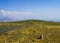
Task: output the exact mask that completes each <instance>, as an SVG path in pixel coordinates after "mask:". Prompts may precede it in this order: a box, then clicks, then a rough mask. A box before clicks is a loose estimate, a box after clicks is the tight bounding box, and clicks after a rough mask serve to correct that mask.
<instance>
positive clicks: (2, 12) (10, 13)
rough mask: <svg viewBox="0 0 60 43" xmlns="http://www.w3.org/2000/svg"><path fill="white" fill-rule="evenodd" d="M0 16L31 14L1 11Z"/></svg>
mask: <svg viewBox="0 0 60 43" xmlns="http://www.w3.org/2000/svg"><path fill="white" fill-rule="evenodd" d="M0 14H3V15H22V14H32V12H18V11H5V10H1V11H0Z"/></svg>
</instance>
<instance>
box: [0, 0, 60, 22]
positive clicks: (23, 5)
mask: <svg viewBox="0 0 60 43" xmlns="http://www.w3.org/2000/svg"><path fill="white" fill-rule="evenodd" d="M0 14H2V15H4V16H8V17H10V18H13V19H14V20H26V19H39V20H50V21H60V0H0Z"/></svg>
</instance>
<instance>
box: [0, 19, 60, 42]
mask: <svg viewBox="0 0 60 43" xmlns="http://www.w3.org/2000/svg"><path fill="white" fill-rule="evenodd" d="M0 24H1V25H0V29H2V28H5V29H6V28H8V27H15V26H19V25H22V26H23V27H22V28H17V29H15V30H11V31H7V32H2V33H0V43H60V23H58V22H52V21H51V22H50V21H41V20H25V21H17V22H5V23H2V22H1V23H0ZM40 36H41V37H42V38H41V39H39V37H40Z"/></svg>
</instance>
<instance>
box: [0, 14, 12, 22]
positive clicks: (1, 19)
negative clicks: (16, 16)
mask: <svg viewBox="0 0 60 43" xmlns="http://www.w3.org/2000/svg"><path fill="white" fill-rule="evenodd" d="M8 21H12V19H11V18H10V17H8V16H7V15H3V14H0V22H8Z"/></svg>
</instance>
